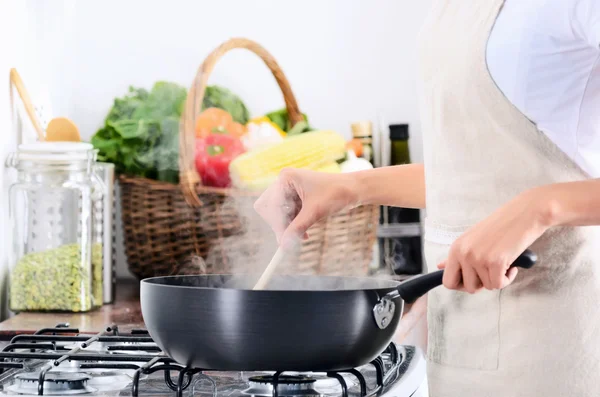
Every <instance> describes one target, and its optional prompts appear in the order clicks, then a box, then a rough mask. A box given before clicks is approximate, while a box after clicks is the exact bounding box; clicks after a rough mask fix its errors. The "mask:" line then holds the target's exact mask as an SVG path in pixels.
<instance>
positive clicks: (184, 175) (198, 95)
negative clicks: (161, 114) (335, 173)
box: [179, 38, 303, 206]
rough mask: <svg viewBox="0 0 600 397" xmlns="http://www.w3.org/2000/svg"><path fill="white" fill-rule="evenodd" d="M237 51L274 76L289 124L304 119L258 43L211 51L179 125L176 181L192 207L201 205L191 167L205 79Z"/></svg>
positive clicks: (276, 67) (282, 77)
mask: <svg viewBox="0 0 600 397" xmlns="http://www.w3.org/2000/svg"><path fill="white" fill-rule="evenodd" d="M237 48H244V49H246V50H250V51H252V52H253V53H255V54H256V55H258V56H259V57H260V58H261V59H262V60H263V62H264V63H265V64H266V65H267V67H268V68H269V69H270V70H271V73H273V77H275V80H276V81H277V84H278V85H279V88H280V89H281V92H282V94H283V99H284V101H285V107H286V108H287V111H288V116H289V118H290V121H291V123H292V125H295V124H296V123H298V122H299V121H302V120H303V116H302V113H301V112H300V109H299V108H298V103H297V102H296V98H295V97H294V93H293V92H292V88H291V87H290V83H289V82H288V79H287V78H286V77H285V75H284V74H283V71H282V70H281V67H280V66H279V64H278V63H277V61H275V58H273V56H272V55H271V54H270V53H269V52H267V50H265V49H264V48H263V47H262V46H261V45H260V44H258V43H256V42H254V41H252V40H248V39H244V38H233V39H230V40H228V41H226V42H224V43H223V44H221V45H220V46H219V47H217V48H216V49H214V50H213V51H212V52H211V53H210V54H209V55H208V57H206V59H205V60H204V62H203V63H202V65H200V68H199V69H198V72H197V73H196V78H195V79H194V82H193V84H192V87H191V89H190V91H189V92H188V95H187V98H186V101H185V108H184V110H183V114H182V116H181V121H180V124H179V170H180V171H179V181H180V185H181V189H182V191H183V195H184V197H185V199H186V201H187V202H188V204H190V205H192V206H201V205H202V203H201V201H200V199H199V198H198V195H197V194H196V184H197V183H199V182H201V180H200V176H199V175H198V172H197V171H196V167H195V165H194V148H195V139H196V134H195V125H196V117H198V115H199V114H200V111H201V109H202V101H203V99H204V93H205V91H206V86H207V83H208V78H209V77H210V74H211V73H212V71H213V69H214V67H215V65H216V63H217V61H218V60H219V59H221V57H222V56H223V55H225V54H226V53H227V52H229V51H231V50H234V49H237Z"/></svg>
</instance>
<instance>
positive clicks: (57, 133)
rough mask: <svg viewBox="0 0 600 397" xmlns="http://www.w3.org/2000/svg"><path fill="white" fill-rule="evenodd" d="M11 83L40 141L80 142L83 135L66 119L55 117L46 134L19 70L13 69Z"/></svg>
mask: <svg viewBox="0 0 600 397" xmlns="http://www.w3.org/2000/svg"><path fill="white" fill-rule="evenodd" d="M10 81H11V82H12V84H13V85H14V86H15V88H16V89H17V92H18V93H19V96H20V97H21V100H22V101H23V105H24V106H25V110H26V111H27V114H28V115H29V118H30V119H31V123H32V124H33V128H35V131H36V132H37V135H38V139H39V140H40V141H48V142H57V141H62V142H64V141H67V142H80V141H81V135H80V134H79V129H78V128H77V126H76V125H75V123H73V122H72V121H71V120H69V119H68V118H66V117H55V118H53V119H52V120H50V122H49V123H48V126H47V127H46V133H45V134H44V128H43V127H42V123H41V122H40V119H39V118H38V115H37V112H36V110H35V107H34V106H33V103H32V102H31V98H30V96H29V93H28V92H27V89H26V88H25V83H23V79H21V75H19V72H17V69H15V68H12V69H11V70H10Z"/></svg>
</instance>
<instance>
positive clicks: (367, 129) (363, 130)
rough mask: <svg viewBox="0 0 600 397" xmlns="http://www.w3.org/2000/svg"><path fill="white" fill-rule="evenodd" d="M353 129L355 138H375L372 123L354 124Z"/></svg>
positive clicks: (361, 122) (360, 122)
mask: <svg viewBox="0 0 600 397" xmlns="http://www.w3.org/2000/svg"><path fill="white" fill-rule="evenodd" d="M351 128H352V136H353V137H354V138H370V137H372V136H373V128H372V124H371V122H370V121H359V122H356V123H352V125H351Z"/></svg>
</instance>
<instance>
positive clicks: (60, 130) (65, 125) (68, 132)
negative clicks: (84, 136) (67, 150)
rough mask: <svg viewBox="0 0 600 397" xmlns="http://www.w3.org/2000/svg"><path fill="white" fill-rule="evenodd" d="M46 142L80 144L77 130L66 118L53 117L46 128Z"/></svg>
mask: <svg viewBox="0 0 600 397" xmlns="http://www.w3.org/2000/svg"><path fill="white" fill-rule="evenodd" d="M46 141H48V142H57V141H61V142H80V141H81V136H80V135H79V128H77V126H76V125H75V123H73V122H72V121H71V120H70V119H68V118H66V117H55V118H53V119H52V120H50V122H49V123H48V127H47V128H46Z"/></svg>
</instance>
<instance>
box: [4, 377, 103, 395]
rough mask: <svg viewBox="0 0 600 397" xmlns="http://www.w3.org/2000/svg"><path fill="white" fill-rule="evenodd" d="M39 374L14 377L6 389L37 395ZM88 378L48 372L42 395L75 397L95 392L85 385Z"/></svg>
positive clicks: (12, 391) (17, 392)
mask: <svg viewBox="0 0 600 397" xmlns="http://www.w3.org/2000/svg"><path fill="white" fill-rule="evenodd" d="M39 376H40V375H39V373H37V372H25V373H20V374H17V375H15V383H14V384H13V385H11V386H9V387H8V388H7V390H8V391H9V392H11V393H16V394H27V395H35V394H38V384H39ZM89 380H90V377H89V376H87V375H85V374H80V373H69V372H48V373H47V374H46V378H45V381H44V395H48V396H57V395H69V396H70V395H76V394H86V393H92V392H95V391H96V389H94V388H91V387H89V386H88V385H87V383H88V381H89Z"/></svg>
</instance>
